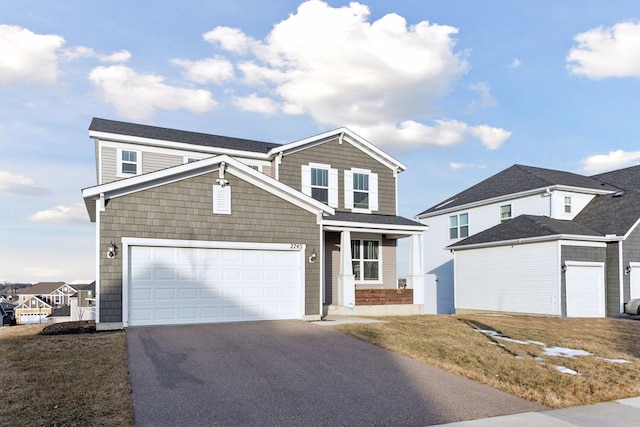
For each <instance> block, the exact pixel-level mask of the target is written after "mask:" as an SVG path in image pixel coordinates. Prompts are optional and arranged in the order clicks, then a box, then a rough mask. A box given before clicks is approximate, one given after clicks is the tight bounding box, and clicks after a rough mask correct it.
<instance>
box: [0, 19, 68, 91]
mask: <svg viewBox="0 0 640 427" xmlns="http://www.w3.org/2000/svg"><path fill="white" fill-rule="evenodd" d="M64 43H65V40H64V38H62V37H60V36H57V35H54V34H48V35H45V34H36V33H33V32H31V31H29V30H28V29H26V28H22V27H19V26H16V25H0V58H2V60H1V61H0V85H6V84H11V83H21V82H29V83H36V84H42V85H50V84H53V83H55V82H56V80H57V79H58V54H57V51H58V49H60V48H61V47H62V45H63V44H64Z"/></svg>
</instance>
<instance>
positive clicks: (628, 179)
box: [592, 165, 640, 190]
mask: <svg viewBox="0 0 640 427" xmlns="http://www.w3.org/2000/svg"><path fill="white" fill-rule="evenodd" d="M592 178H594V179H597V180H599V181H602V182H606V183H607V184H611V185H615V186H616V187H619V188H621V189H624V190H632V189H635V190H640V165H638V166H631V167H629V168H624V169H618V170H615V171H611V172H605V173H601V174H598V175H593V176H592Z"/></svg>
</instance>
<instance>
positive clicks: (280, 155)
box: [274, 151, 282, 181]
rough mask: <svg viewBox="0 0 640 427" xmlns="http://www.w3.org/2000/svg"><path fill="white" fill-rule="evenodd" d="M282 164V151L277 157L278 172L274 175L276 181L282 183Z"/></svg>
mask: <svg viewBox="0 0 640 427" xmlns="http://www.w3.org/2000/svg"><path fill="white" fill-rule="evenodd" d="M280 163H282V151H281V152H280V153H279V154H278V157H276V172H275V174H274V178H275V179H276V181H280Z"/></svg>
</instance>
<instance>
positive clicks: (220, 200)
mask: <svg viewBox="0 0 640 427" xmlns="http://www.w3.org/2000/svg"><path fill="white" fill-rule="evenodd" d="M213 213H215V214H223V215H231V186H230V185H225V186H222V185H214V186H213Z"/></svg>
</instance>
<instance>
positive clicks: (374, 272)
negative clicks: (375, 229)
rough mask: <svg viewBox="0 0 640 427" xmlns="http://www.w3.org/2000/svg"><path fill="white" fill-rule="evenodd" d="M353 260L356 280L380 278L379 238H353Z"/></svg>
mask: <svg viewBox="0 0 640 427" xmlns="http://www.w3.org/2000/svg"><path fill="white" fill-rule="evenodd" d="M351 262H352V267H353V275H354V276H355V280H356V281H359V282H363V281H379V280H380V242H379V241H378V240H352V241H351Z"/></svg>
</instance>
